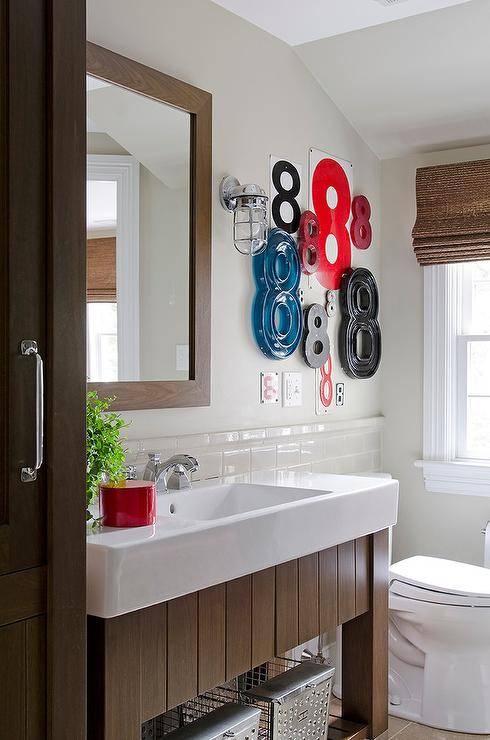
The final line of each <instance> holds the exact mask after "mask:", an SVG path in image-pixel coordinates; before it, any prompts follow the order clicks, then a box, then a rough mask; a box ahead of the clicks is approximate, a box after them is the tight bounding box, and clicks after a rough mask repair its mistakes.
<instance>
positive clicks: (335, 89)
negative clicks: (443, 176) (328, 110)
mask: <svg viewBox="0 0 490 740" xmlns="http://www.w3.org/2000/svg"><path fill="white" fill-rule="evenodd" d="M215 2H217V3H218V4H219V5H222V6H223V7H226V8H227V9H228V10H230V11H232V12H235V13H237V14H238V15H241V16H242V17H243V18H245V19H246V20H248V21H250V22H251V23H254V24H255V25H257V26H260V27H261V28H263V29H265V30H266V31H268V32H270V33H272V34H274V35H275V36H278V37H279V38H281V39H282V40H284V41H286V42H287V43H289V44H291V45H293V46H294V50H295V51H296V53H297V54H298V55H299V56H300V57H301V59H302V60H303V62H304V63H305V65H306V66H307V67H308V69H309V70H310V72H311V74H312V75H313V76H314V77H315V78H316V79H317V80H318V82H319V83H320V85H321V86H322V87H323V89H324V90H325V92H326V93H327V94H328V95H329V97H330V98H331V99H332V100H333V101H334V102H335V104H336V105H337V106H338V107H339V108H340V110H341V111H342V112H343V113H344V115H345V116H346V118H347V119H348V120H349V121H350V123H351V124H352V125H353V127H354V128H355V129H356V130H357V131H358V132H359V134H360V135H361V136H362V138H363V139H364V140H365V141H366V142H367V144H368V145H369V146H370V147H371V149H372V150H373V151H374V152H375V153H376V154H377V155H378V156H379V157H380V158H390V157H396V156H401V155H404V154H408V153H411V152H419V151H434V150H436V149H448V148H452V147H459V146H470V145H473V144H482V143H487V142H490V42H489V40H488V36H489V32H490V0H404V1H402V2H400V3H399V4H397V5H395V6H392V7H383V6H382V5H381V4H379V3H378V2H377V1H376V0H302V2H301V3H300V2H298V1H297V0H267V2H264V0H248V1H247V3H244V2H243V1H242V0H215ZM312 39H316V40H312ZM302 42H306V43H302Z"/></svg>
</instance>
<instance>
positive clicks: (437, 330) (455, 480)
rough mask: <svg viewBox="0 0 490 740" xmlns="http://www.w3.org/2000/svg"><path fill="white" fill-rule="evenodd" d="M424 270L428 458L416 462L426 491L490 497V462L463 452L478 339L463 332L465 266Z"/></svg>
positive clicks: (425, 405) (433, 267) (437, 267)
mask: <svg viewBox="0 0 490 740" xmlns="http://www.w3.org/2000/svg"><path fill="white" fill-rule="evenodd" d="M423 270H424V443H423V444H424V450H423V455H424V459H423V460H419V461H417V463H416V465H418V466H420V467H422V469H423V474H424V484H425V489H426V490H427V491H430V492H436V493H458V494H466V495H471V496H490V461H487V460H470V459H467V458H463V457H462V456H461V452H462V439H466V435H465V437H464V438H463V437H462V434H463V433H464V434H465V429H463V428H462V427H463V426H465V423H466V408H462V405H463V403H465V400H464V401H463V398H462V396H463V388H464V389H465V388H466V383H465V377H466V372H467V370H466V368H467V359H466V358H467V354H466V353H467V344H468V341H471V339H472V338H473V339H475V337H472V336H471V335H463V334H462V333H461V328H462V327H461V322H462V315H463V311H462V308H463V300H464V290H463V270H462V269H461V268H460V266H458V265H433V266H430V267H424V268H423ZM476 338H477V339H481V338H482V337H480V335H478V337H476ZM485 339H486V337H485ZM488 339H489V340H490V336H489V337H488ZM458 374H459V375H458ZM463 383H464V386H463V385H462V384H463Z"/></svg>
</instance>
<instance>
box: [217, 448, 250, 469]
mask: <svg viewBox="0 0 490 740" xmlns="http://www.w3.org/2000/svg"><path fill="white" fill-rule="evenodd" d="M242 473H250V448H249V447H244V448H243V449H233V450H224V452H223V475H226V476H228V475H241V474H242Z"/></svg>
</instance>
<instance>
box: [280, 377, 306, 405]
mask: <svg viewBox="0 0 490 740" xmlns="http://www.w3.org/2000/svg"><path fill="white" fill-rule="evenodd" d="M282 405H283V406H302V405H303V374H302V373H283V374H282Z"/></svg>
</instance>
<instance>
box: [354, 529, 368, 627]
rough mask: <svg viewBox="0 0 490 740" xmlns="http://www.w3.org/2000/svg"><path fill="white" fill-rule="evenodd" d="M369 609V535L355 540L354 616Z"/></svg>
mask: <svg viewBox="0 0 490 740" xmlns="http://www.w3.org/2000/svg"><path fill="white" fill-rule="evenodd" d="M368 609H369V537H360V538H359V539H358V540H356V617H357V616H359V615H360V614H364V612H367V611H368Z"/></svg>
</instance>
